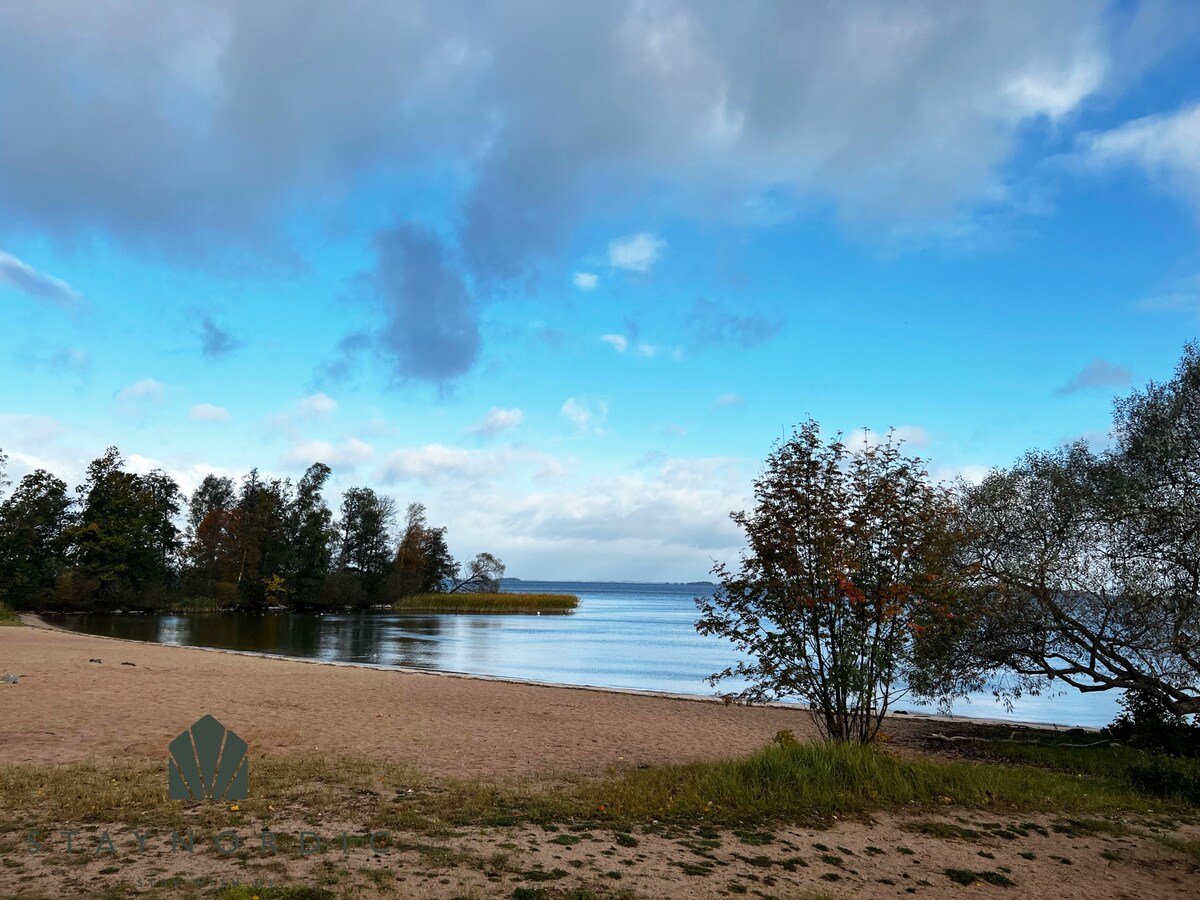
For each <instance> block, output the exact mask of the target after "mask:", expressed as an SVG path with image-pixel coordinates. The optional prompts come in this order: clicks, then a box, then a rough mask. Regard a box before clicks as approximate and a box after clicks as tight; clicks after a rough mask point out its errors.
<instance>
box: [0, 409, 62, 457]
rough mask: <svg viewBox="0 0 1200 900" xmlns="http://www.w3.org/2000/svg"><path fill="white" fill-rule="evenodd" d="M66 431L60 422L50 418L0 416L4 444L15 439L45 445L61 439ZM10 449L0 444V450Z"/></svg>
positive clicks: (0, 432)
mask: <svg viewBox="0 0 1200 900" xmlns="http://www.w3.org/2000/svg"><path fill="white" fill-rule="evenodd" d="M66 430H67V429H66V427H65V426H64V425H63V424H62V422H60V421H58V419H55V418H54V417H52V416H24V415H15V414H11V413H10V414H6V415H0V434H2V435H4V438H5V443H8V441H10V440H12V439H13V438H16V439H18V440H19V441H21V442H22V443H28V444H47V443H49V442H51V441H53V440H55V439H57V438H59V437H61V436H62V435H63V434H65V433H66ZM11 449H12V448H11V447H8V446H5V445H3V444H0V450H11Z"/></svg>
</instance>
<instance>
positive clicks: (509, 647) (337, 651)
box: [56, 582, 1117, 725]
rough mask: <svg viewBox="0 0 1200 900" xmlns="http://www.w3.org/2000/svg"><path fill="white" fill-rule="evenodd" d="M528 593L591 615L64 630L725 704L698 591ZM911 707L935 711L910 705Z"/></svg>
mask: <svg viewBox="0 0 1200 900" xmlns="http://www.w3.org/2000/svg"><path fill="white" fill-rule="evenodd" d="M521 589H522V590H531V591H547V592H555V593H564V592H565V593H574V594H577V595H579V597H580V598H581V602H580V607H579V610H578V611H577V612H576V613H574V614H572V615H569V616H478V615H436V614H434V615H431V614H412V615H400V614H397V613H381V612H338V613H326V614H320V613H287V612H268V613H263V614H255V615H251V614H203V615H187V616H183V615H160V616H128V615H127V616H115V615H84V616H67V617H59V618H58V619H56V622H57V623H58V624H61V625H63V626H65V627H67V628H71V629H73V630H77V631H83V632H87V633H90V634H98V635H105V636H110V637H120V638H130V639H133V640H144V641H157V642H159V643H163V644H179V645H185V646H199V647H218V648H221V649H226V650H242V651H255V652H265V653H277V654H282V655H286V656H298V657H305V658H310V659H322V660H337V661H342V662H351V663H366V664H370V665H379V666H400V667H405V668H414V669H431V670H436V671H447V672H468V673H472V674H480V675H497V676H502V677H507V678H519V679H526V680H530V681H546V682H561V683H565V684H582V685H595V686H598V687H619V688H637V689H642V690H654V691H664V692H670V693H683V694H711V693H713V689H712V688H711V687H710V686H709V685H708V684H707V682H706V680H705V679H706V678H707V676H708V675H710V674H711V673H713V672H715V671H717V670H719V669H722V668H724V667H725V666H727V665H729V664H730V663H731V662H733V661H734V658H735V657H734V655H733V652H732V650H731V648H730V646H729V645H728V644H727V643H726V642H725V641H723V640H721V639H720V638H716V637H706V636H704V635H700V634H698V633H697V632H696V630H695V628H694V627H693V623H694V622H695V619H696V608H695V605H694V603H693V600H692V598H693V597H694V596H695V594H696V592H697V588H695V587H691V586H686V585H653V584H572V583H556V582H523V583H522V584H521ZM734 687H735V685H733V684H723V685H722V688H723V689H732V688H734ZM972 701H973V702H968V703H960V704H959V705H958V706H957V707H956V709H955V711H956V712H957V713H959V714H961V715H973V716H988V717H994V718H1014V719H1026V720H1030V721H1043V722H1059V723H1069V724H1081V725H1103V724H1106V723H1107V722H1109V721H1111V720H1112V718H1113V717H1114V715H1115V713H1116V711H1117V707H1116V698H1115V697H1114V696H1112V695H1098V694H1091V695H1080V694H1077V693H1074V692H1072V693H1070V694H1066V695H1061V696H1057V697H1039V698H1028V699H1026V700H1024V701H1022V702H1021V703H1019V704H1018V705H1017V707H1016V709H1015V710H1014V711H1013V712H1012V713H1007V712H1006V711H1005V710H1004V708H1003V707H1001V706H999V705H998V704H996V702H995V701H994V699H993V698H992V697H991V696H990V695H980V696H978V697H974V698H972ZM899 706H900V707H901V708H907V709H910V710H921V709H923V708H922V707H920V706H919V705H918V704H916V703H913V702H909V701H903V702H901V703H900V704H899ZM924 709H926V710H928V708H924ZM928 711H932V710H928Z"/></svg>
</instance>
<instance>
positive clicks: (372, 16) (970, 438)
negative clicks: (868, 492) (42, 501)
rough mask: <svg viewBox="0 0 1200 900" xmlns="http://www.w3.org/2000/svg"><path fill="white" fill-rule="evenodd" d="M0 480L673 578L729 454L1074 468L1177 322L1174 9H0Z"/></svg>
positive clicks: (1199, 287)
mask: <svg viewBox="0 0 1200 900" xmlns="http://www.w3.org/2000/svg"><path fill="white" fill-rule="evenodd" d="M0 10H2V12H3V15H2V17H0V22H2V23H3V25H0V315H2V317H3V318H2V319H0V379H2V383H3V384H4V385H6V388H7V389H6V390H5V391H4V392H3V395H0V448H3V449H4V451H6V452H7V453H8V454H9V456H10V469H11V472H10V474H11V475H16V476H20V475H22V474H24V473H25V472H28V471H30V470H31V469H33V468H36V467H45V468H49V469H51V470H52V471H55V472H56V473H58V474H60V475H61V476H63V477H65V478H67V480H68V481H69V482H70V483H72V484H74V483H77V481H78V480H79V477H80V474H81V472H82V469H83V467H84V466H85V465H86V463H87V461H88V460H90V459H91V458H93V457H94V456H96V455H98V454H99V453H100V452H101V451H102V450H103V449H104V448H105V447H106V446H108V445H110V444H116V445H117V446H119V447H120V448H121V450H122V451H123V452H124V454H125V455H126V457H127V459H128V460H129V463H130V466H131V467H132V468H134V469H139V470H147V469H149V468H152V467H156V466H158V467H162V468H164V469H166V470H168V471H169V472H171V473H172V474H173V475H174V476H175V477H176V478H177V479H178V480H179V481H180V482H181V484H182V485H183V486H184V487H185V488H186V489H189V490H190V489H191V488H192V487H194V485H195V484H196V483H197V482H198V480H199V479H200V478H201V477H202V476H203V475H204V474H205V473H206V472H209V471H213V472H217V473H222V474H230V475H235V476H240V475H241V474H242V473H244V472H245V471H246V470H247V469H248V468H249V467H250V466H259V467H260V468H261V469H263V470H265V471H267V472H270V473H274V474H278V475H290V476H293V477H297V476H299V475H300V474H301V473H302V472H303V470H304V468H305V467H306V466H307V465H308V464H309V463H311V462H313V461H314V460H318V459H319V460H321V461H324V462H327V463H329V464H330V465H331V466H333V468H334V471H335V480H334V484H333V490H332V491H331V492H330V496H329V500H330V502H331V505H333V506H334V507H335V508H336V505H337V496H336V493H337V492H338V491H340V490H341V489H342V488H345V487H348V486H350V485H352V484H367V485H371V486H374V487H376V488H379V489H382V490H385V491H387V492H388V493H390V494H391V495H393V496H395V497H396V498H397V499H398V500H399V501H400V502H401V503H406V502H408V501H410V500H421V501H423V502H424V503H426V505H427V506H428V507H429V510H430V518H431V520H432V521H434V522H436V523H441V524H445V525H447V526H448V527H449V529H450V530H449V538H450V543H451V548H452V549H453V550H454V551H455V552H456V553H458V554H460V555H469V554H472V553H474V552H476V551H478V550H485V549H486V550H491V551H493V552H495V553H497V554H498V555H499V556H500V557H501V558H503V559H504V560H505V561H506V562H507V563H508V565H509V572H510V574H512V575H515V576H518V577H524V578H540V577H545V578H578V579H593V578H610V579H670V580H690V579H694V578H700V577H703V576H705V574H706V573H707V571H708V569H709V567H710V565H711V560H712V559H714V558H716V559H730V558H731V557H733V556H734V555H735V554H736V552H737V548H738V546H739V543H740V542H739V536H738V533H737V531H736V529H734V528H733V526H732V525H731V523H729V521H728V519H727V516H728V513H729V511H730V510H733V509H740V508H744V507H745V506H747V504H748V502H749V496H750V489H751V482H752V480H753V478H754V476H755V474H756V473H757V471H758V468H759V464H760V461H761V460H762V458H763V457H764V456H765V455H766V453H767V452H769V450H770V448H771V445H772V442H773V441H775V440H777V439H778V438H779V437H780V436H781V434H783V433H784V432H785V431H786V430H789V429H790V428H791V426H793V425H794V424H796V423H798V422H800V421H801V420H803V419H804V418H805V417H807V416H809V415H811V416H813V417H815V418H816V419H817V420H818V421H819V422H820V423H821V424H822V426H823V427H824V428H825V429H826V430H828V431H830V432H836V431H842V432H845V433H847V434H850V433H852V432H854V431H855V430H856V429H860V428H865V429H869V430H871V431H873V432H875V433H879V432H883V431H885V430H886V429H887V428H888V427H896V428H897V429H899V430H900V432H901V434H902V435H903V436H905V437H906V439H907V440H908V447H909V449H910V450H911V451H913V452H916V453H919V454H920V455H922V456H924V457H926V458H927V459H928V460H929V461H930V468H931V470H932V471H933V472H934V473H935V474H936V475H937V476H938V477H945V478H949V477H953V476H955V475H959V474H961V475H964V476H965V477H968V478H977V477H979V475H980V474H981V473H982V472H984V471H986V469H987V468H988V467H990V466H996V465H1005V464H1007V463H1010V462H1011V461H1013V459H1014V458H1015V457H1016V456H1017V455H1018V454H1020V453H1021V452H1022V451H1023V450H1025V449H1026V448H1030V447H1051V446H1055V445H1057V444H1059V443H1062V442H1064V441H1067V440H1071V439H1074V438H1078V437H1080V436H1085V437H1088V438H1089V439H1091V440H1093V441H1095V442H1097V443H1102V442H1103V441H1104V439H1105V432H1106V429H1107V426H1108V423H1109V419H1110V413H1111V403H1112V398H1113V397H1114V396H1116V395H1120V394H1123V393H1126V392H1128V390H1130V388H1131V387H1133V386H1136V385H1140V384H1142V383H1144V382H1145V381H1147V380H1149V379H1163V378H1165V377H1168V376H1169V374H1170V373H1171V371H1172V369H1173V367H1174V365H1175V362H1176V361H1177V360H1178V358H1179V356H1180V354H1181V351H1182V347H1183V344H1184V342H1185V341H1187V340H1190V339H1194V338H1196V337H1197V333H1198V332H1200V241H1198V239H1197V238H1198V229H1197V224H1198V216H1200V51H1197V50H1196V49H1195V48H1196V47H1200V6H1197V5H1196V4H1193V3H1178V4H1172V3H1166V2H1164V3H1127V2H1122V3H1115V4H1110V5H1108V6H1105V5H1103V4H1098V3H1092V2H1080V3H1074V2H1067V0H1063V2H1058V3H1054V4H1045V3H1028V4H1021V3H1017V4H1012V3H1006V4H969V5H966V4H940V3H892V2H886V3H884V2H880V3H859V4H853V5H847V4H837V3H829V4H820V3H810V4H787V3H744V4H726V3H668V2H661V3H659V2H635V3H609V4H591V5H582V4H557V3H516V4H512V3H507V4H488V3H483V4H479V3H471V4H458V3H437V4H427V3H388V4H378V5H375V4H369V3H368V4H360V5H356V6H355V7H354V9H353V10H352V11H346V10H344V9H340V8H338V7H336V6H335V5H332V4H331V5H328V6H326V7H323V8H318V9H315V10H309V11H308V12H307V13H306V14H305V15H303V16H301V15H298V14H297V13H296V11H295V7H294V6H292V5H290V4H283V3H270V2H261V3H255V4H236V3H224V2H210V3H196V4H187V3H181V4H172V5H170V6H159V5H146V4H121V3H116V4H102V5H101V4H95V5H86V6H83V7H81V6H79V5H78V4H60V3H54V2H48V3H39V4H24V3H0Z"/></svg>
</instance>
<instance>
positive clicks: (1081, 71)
mask: <svg viewBox="0 0 1200 900" xmlns="http://www.w3.org/2000/svg"><path fill="white" fill-rule="evenodd" d="M1106 68H1107V63H1106V60H1105V58H1104V57H1103V56H1101V55H1100V54H1099V53H1096V52H1094V51H1085V52H1083V53H1081V54H1079V55H1077V56H1076V57H1075V58H1074V59H1073V60H1071V61H1070V62H1069V63H1067V64H1066V65H1065V66H1059V67H1053V66H1051V67H1048V66H1047V65H1046V64H1045V63H1043V62H1040V61H1039V62H1037V63H1034V64H1032V65H1031V66H1030V67H1028V68H1027V69H1025V70H1024V71H1023V72H1021V74H1020V75H1018V76H1017V77H1016V78H1014V79H1013V80H1012V81H1010V82H1009V83H1008V85H1007V86H1006V87H1005V88H1004V92H1005V94H1007V95H1008V97H1009V98H1010V99H1011V100H1012V102H1013V104H1014V105H1015V107H1016V110H1017V112H1018V114H1019V115H1022V116H1037V115H1045V116H1048V117H1049V118H1051V119H1057V118H1060V117H1062V116H1065V115H1066V114H1068V113H1070V112H1073V111H1074V110H1075V109H1077V108H1078V107H1079V104H1080V103H1082V102H1083V101H1084V99H1085V98H1087V97H1088V96H1090V95H1091V94H1093V93H1095V91H1096V90H1097V89H1098V88H1099V87H1100V86H1101V84H1102V83H1103V82H1104V75H1105V69H1106Z"/></svg>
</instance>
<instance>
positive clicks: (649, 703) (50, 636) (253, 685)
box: [0, 627, 812, 778]
mask: <svg viewBox="0 0 1200 900" xmlns="http://www.w3.org/2000/svg"><path fill="white" fill-rule="evenodd" d="M91 659H100V660H102V662H100V663H95V662H89V660H91ZM124 663H133V665H124ZM0 671H8V672H14V673H16V674H18V675H19V676H20V683H19V684H18V685H16V686H13V687H7V686H6V687H4V688H3V689H0V747H3V748H4V749H3V754H4V758H5V761H7V762H34V763H58V762H73V761H78V760H87V759H114V758H127V757H154V758H158V757H162V756H164V754H165V752H166V746H167V743H168V742H169V741H170V740H171V739H172V738H173V737H175V736H176V735H177V734H179V733H180V732H181V731H183V730H184V729H185V728H187V727H188V726H189V725H191V723H192V722H194V721H196V720H197V719H199V718H200V717H201V716H203V715H205V714H211V715H213V716H215V717H216V718H217V719H219V720H220V721H221V722H222V723H223V724H224V725H225V726H226V727H227V728H231V729H232V730H233V731H235V732H236V733H237V734H239V735H240V736H241V737H242V738H244V739H245V740H246V741H247V742H249V744H250V747H251V752H252V753H253V754H254V755H256V756H258V755H283V754H292V753H306V752H310V751H313V752H315V751H320V752H322V753H327V754H334V755H338V754H345V755H351V756H365V757H370V758H376V759H384V760H388V761H393V762H408V763H411V764H413V765H416V766H418V767H419V768H420V769H422V770H423V771H425V772H427V773H428V774H430V775H435V776H437V775H441V776H447V775H448V776H457V777H484V778H495V777H505V776H520V775H526V774H543V773H546V772H548V771H549V772H563V773H579V772H589V773H600V772H603V771H604V770H605V769H606V768H608V767H610V766H616V767H627V766H635V765H638V764H654V763H670V762H688V761H693V760H699V759H717V758H721V757H729V756H736V755H739V754H744V753H749V752H751V751H753V750H756V749H758V748H760V747H762V746H763V745H764V744H766V743H768V742H769V741H770V740H771V738H772V736H774V734H775V733H776V732H777V731H779V730H780V729H783V728H790V729H792V730H793V731H794V732H795V733H796V735H797V736H798V737H803V736H804V735H806V734H808V733H810V732H811V730H812V724H811V721H810V720H809V718H808V716H807V714H805V713H804V712H802V711H800V710H794V709H780V708H777V707H738V706H726V705H724V704H722V703H718V702H708V701H699V700H687V699H676V698H666V697H659V696H644V695H638V694H629V693H616V692H610V691H600V690H588V689H579V688H567V687H547V686H541V685H532V684H522V683H519V682H507V681H499V680H493V679H479V678H464V677H454V676H446V675H434V674H424V673H415V672H397V671H389V670H381V669H369V668H361V667H352V666H331V665H322V664H319V663H311V662H304V661H299V660H283V659H276V658H262V657H259V656H251V655H244V654H234V653H221V652H214V651H206V650H199V649H194V648H185V647H167V646H161V645H157V644H146V643H140V642H135V641H117V640H113V639H110V638H99V637H92V636H88V635H80V634H73V633H68V632H64V631H59V630H50V629H47V628H36V627H35V628H28V627H27V628H3V629H0Z"/></svg>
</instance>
